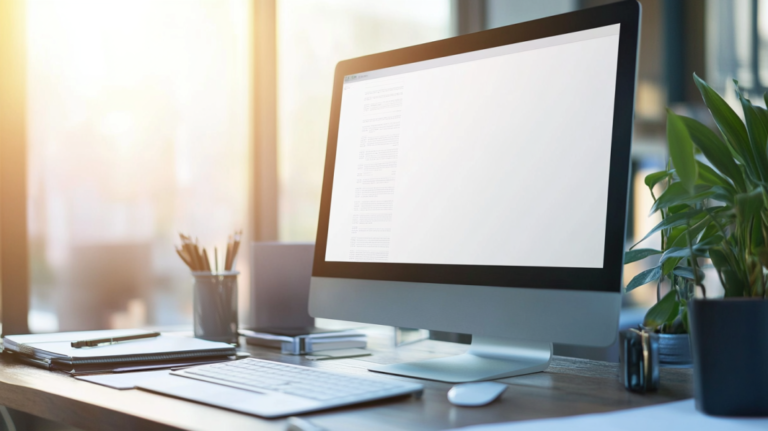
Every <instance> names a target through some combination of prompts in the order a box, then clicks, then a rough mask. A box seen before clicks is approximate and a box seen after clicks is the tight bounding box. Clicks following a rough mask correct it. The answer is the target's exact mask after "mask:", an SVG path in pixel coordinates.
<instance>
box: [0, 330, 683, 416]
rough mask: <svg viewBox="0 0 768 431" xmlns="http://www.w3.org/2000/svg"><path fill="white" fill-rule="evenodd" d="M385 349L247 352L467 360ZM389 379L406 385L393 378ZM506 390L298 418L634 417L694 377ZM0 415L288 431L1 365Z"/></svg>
mask: <svg viewBox="0 0 768 431" xmlns="http://www.w3.org/2000/svg"><path fill="white" fill-rule="evenodd" d="M390 343H391V342H390V341H389V340H388V339H384V338H381V339H379V338H376V337H372V338H371V341H370V343H369V349H370V350H372V351H373V352H374V355H373V356H368V357H363V358H357V359H339V360H328V361H319V362H313V361H308V360H305V359H303V358H301V357H296V356H286V355H281V354H279V353H278V352H276V351H274V350H270V349H266V348H259V347H254V346H245V347H244V348H245V349H246V350H247V351H249V352H250V353H251V355H252V356H253V357H255V358H262V359H269V360H276V361H281V362H286V363H292V364H301V365H307V366H311V367H318V368H322V369H329V370H339V371H344V372H348V373H367V372H368V371H367V367H368V366H369V365H371V363H376V364H390V363H397V362H406V361H414V360H420V359H430V358H437V357H443V356H450V355H455V354H459V353H463V352H464V351H466V350H467V348H468V346H466V345H459V344H453V343H444V342H440V341H431V340H425V341H421V342H418V343H415V344H411V345H408V346H403V347H399V348H397V349H394V348H393V347H392V346H391V344H390ZM392 378H393V379H403V380H412V381H418V380H415V379H407V378H404V377H395V376H392ZM499 381H500V382H503V383H506V384H508V385H509V388H508V389H507V391H506V392H505V393H504V395H503V396H502V398H501V399H500V400H498V401H496V402H494V403H492V404H490V405H488V406H485V407H480V408H466V407H456V406H452V405H451V404H450V403H449V402H448V400H447V398H446V393H447V392H448V390H449V389H450V388H451V385H450V384H447V383H439V382H429V381H427V382H425V381H419V382H421V383H423V384H424V385H425V391H424V396H423V397H422V398H421V399H416V398H413V397H400V398H395V399H391V400H387V401H380V402H372V403H368V404H363V405H357V406H353V407H347V408H341V409H335V410H329V411H324V412H318V413H313V414H307V415H304V416H302V417H304V418H307V419H310V420H311V421H313V422H314V423H316V424H317V425H319V426H322V427H325V428H327V429H329V430H334V431H335V430H361V429H366V430H374V429H445V428H452V427H459V426H467V425H474V424H482V423H490V422H505V421H517V420H525V419H537V418H548V417H558V416H569V415H576V414H583V413H597V412H607V411H613V410H621V409H626V408H630V407H640V406H646V405H651V404H658V403H663V402H668V401H675V400H679V399H684V398H690V397H692V383H691V382H692V380H691V372H690V370H687V369H662V373H661V389H660V390H659V391H658V392H656V393H653V394H646V395H640V394H634V393H630V392H628V391H626V390H624V388H623V387H622V386H621V384H620V383H619V381H618V371H617V364H611V363H607V362H596V361H589V360H583V359H573V358H565V357H557V356H556V357H555V358H554V359H553V361H552V364H551V365H550V367H549V369H548V370H547V371H545V372H543V373H537V374H530V375H526V376H519V377H513V378H508V379H503V380H499ZM0 405H5V406H7V407H10V408H13V409H17V410H21V411H24V412H27V413H31V414H33V415H37V416H41V417H44V418H47V419H51V420H54V421H57V422H62V423H65V424H69V425H72V426H75V427H78V428H82V429H86V430H88V429H115V430H117V429H142V430H153V429H169V428H170V429H173V428H182V429H200V430H206V429H208V430H221V429H253V430H257V429H258V430H284V429H285V427H286V422H285V420H284V419H277V420H266V419H261V418H258V417H254V416H248V415H244V414H240V413H236V412H231V411H227V410H223V409H219V408H215V407H209V406H206V405H201V404H195V403H191V402H187V401H183V400H179V399H174V398H169V397H165V396H162V395H156V394H152V393H148V392H143V391H139V390H127V391H118V390H115V389H110V388H107V387H103V386H99V385H95V384H92V383H88V382H84V381H79V380H75V379H74V378H72V377H69V376H68V375H66V374H63V373H58V372H49V371H46V370H43V369H39V368H35V367H32V366H28V365H23V364H18V363H15V362H11V361H9V360H7V359H2V360H0Z"/></svg>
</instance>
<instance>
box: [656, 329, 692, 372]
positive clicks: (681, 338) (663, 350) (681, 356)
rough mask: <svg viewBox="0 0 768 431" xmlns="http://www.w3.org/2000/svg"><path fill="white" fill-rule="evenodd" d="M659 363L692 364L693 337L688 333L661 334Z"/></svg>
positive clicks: (669, 364) (683, 365)
mask: <svg viewBox="0 0 768 431" xmlns="http://www.w3.org/2000/svg"><path fill="white" fill-rule="evenodd" d="M659 363H660V364H662V365H667V366H672V367H686V366H689V365H691V364H692V363H693V358H692V357H691V337H689V336H688V334H659Z"/></svg>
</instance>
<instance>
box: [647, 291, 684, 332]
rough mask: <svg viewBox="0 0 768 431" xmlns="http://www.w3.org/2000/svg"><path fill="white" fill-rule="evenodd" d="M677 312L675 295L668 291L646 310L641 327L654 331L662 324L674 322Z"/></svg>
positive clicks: (678, 306) (678, 308)
mask: <svg viewBox="0 0 768 431" xmlns="http://www.w3.org/2000/svg"><path fill="white" fill-rule="evenodd" d="M679 311H680V304H678V302H677V295H676V294H675V291H674V290H670V291H669V292H667V294H666V295H664V297H663V298H661V300H660V301H659V302H657V303H656V304H654V305H653V307H651V308H650V309H649V310H648V312H647V313H646V314H645V319H644V320H643V326H645V327H646V328H652V329H656V328H658V327H659V326H661V325H662V324H664V323H666V322H668V321H671V320H674V318H675V317H677V315H678V313H679Z"/></svg>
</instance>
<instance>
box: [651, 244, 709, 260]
mask: <svg viewBox="0 0 768 431" xmlns="http://www.w3.org/2000/svg"><path fill="white" fill-rule="evenodd" d="M693 252H694V253H695V254H696V257H706V256H704V255H701V254H699V253H698V251H697V250H695V249H694V251H693ZM673 257H678V258H688V257H691V249H689V248H688V247H672V248H669V249H667V251H665V252H664V254H662V255H661V259H659V262H660V263H661V262H666V261H667V259H670V258H673Z"/></svg>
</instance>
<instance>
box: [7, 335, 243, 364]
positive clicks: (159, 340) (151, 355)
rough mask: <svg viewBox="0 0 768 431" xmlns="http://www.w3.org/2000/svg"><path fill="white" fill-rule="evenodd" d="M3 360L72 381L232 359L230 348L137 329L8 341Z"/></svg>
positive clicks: (221, 344) (17, 336) (19, 337)
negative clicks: (61, 374)
mask: <svg viewBox="0 0 768 431" xmlns="http://www.w3.org/2000/svg"><path fill="white" fill-rule="evenodd" d="M3 345H4V347H5V350H4V352H3V353H4V354H6V355H10V356H12V357H13V358H14V359H16V360H19V361H21V362H24V363H27V364H31V365H35V366H38V367H42V368H46V369H49V370H60V371H64V372H67V373H70V374H73V375H77V374H93V373H105V372H121V371H136V370H148V369H157V368H170V367H179V366H188V365H197V364H203V363H210V362H220V361H224V360H229V359H234V358H235V354H236V350H235V348H234V347H233V346H232V345H230V344H226V343H218V342H214V341H206V340H201V339H198V338H191V337H183V336H176V335H167V334H160V333H153V332H149V331H142V330H134V329H117V330H107V331H82V332H59V333H53V334H25V335H7V336H5V337H3Z"/></svg>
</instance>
